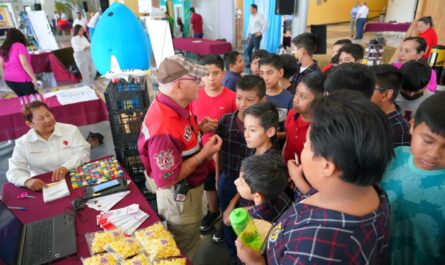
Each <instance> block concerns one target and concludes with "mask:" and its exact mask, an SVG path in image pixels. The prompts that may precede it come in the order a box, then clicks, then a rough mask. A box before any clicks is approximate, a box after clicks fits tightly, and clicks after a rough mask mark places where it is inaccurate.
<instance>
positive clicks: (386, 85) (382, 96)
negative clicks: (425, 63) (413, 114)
mask: <svg viewBox="0 0 445 265" xmlns="http://www.w3.org/2000/svg"><path fill="white" fill-rule="evenodd" d="M372 68H373V70H374V73H375V75H376V86H375V90H374V94H372V97H371V101H372V103H374V104H376V105H377V106H378V107H379V108H380V109H381V110H382V111H383V112H384V113H385V114H386V116H387V117H388V119H389V122H390V123H391V126H392V131H393V134H392V138H393V142H394V147H397V146H402V145H407V146H409V145H410V144H411V134H410V133H409V126H408V122H407V121H406V120H404V119H403V117H402V115H401V114H400V112H399V111H398V110H397V107H396V105H395V104H394V100H395V99H396V98H397V96H398V95H399V90H400V87H401V86H402V74H400V72H399V70H398V69H397V68H396V67H394V66H392V65H390V64H382V65H376V66H373V67H372Z"/></svg>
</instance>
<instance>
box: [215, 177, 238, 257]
mask: <svg viewBox="0 0 445 265" xmlns="http://www.w3.org/2000/svg"><path fill="white" fill-rule="evenodd" d="M235 179H236V177H235V178H233V177H229V176H227V175H226V174H224V173H221V175H220V176H219V178H218V199H219V207H220V209H221V211H222V212H224V210H225V209H226V208H227V206H229V203H230V201H231V200H232V198H233V197H234V196H235V194H236V193H237V190H236V186H235V183H234V181H235ZM222 226H223V229H224V236H225V238H226V240H225V242H226V246H227V248H228V249H229V253H230V256H232V257H236V247H235V240H236V234H235V232H234V231H233V229H232V227H231V226H227V225H225V224H224V223H222Z"/></svg>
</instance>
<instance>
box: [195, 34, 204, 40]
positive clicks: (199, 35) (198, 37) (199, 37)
mask: <svg viewBox="0 0 445 265" xmlns="http://www.w3.org/2000/svg"><path fill="white" fill-rule="evenodd" d="M203 36H204V34H203V33H199V34H195V33H193V38H195V39H202V37H203Z"/></svg>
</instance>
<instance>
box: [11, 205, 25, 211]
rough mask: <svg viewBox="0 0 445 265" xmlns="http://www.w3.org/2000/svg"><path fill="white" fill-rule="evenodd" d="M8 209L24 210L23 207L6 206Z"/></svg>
mask: <svg viewBox="0 0 445 265" xmlns="http://www.w3.org/2000/svg"><path fill="white" fill-rule="evenodd" d="M8 209H11V210H19V211H25V210H26V208H25V207H17V206H8Z"/></svg>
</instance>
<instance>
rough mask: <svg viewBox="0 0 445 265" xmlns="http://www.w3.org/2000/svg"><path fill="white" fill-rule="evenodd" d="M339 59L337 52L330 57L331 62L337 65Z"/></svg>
mask: <svg viewBox="0 0 445 265" xmlns="http://www.w3.org/2000/svg"><path fill="white" fill-rule="evenodd" d="M339 59H340V55H339V54H338V53H337V54H336V55H334V56H332V58H331V64H335V65H337V64H338V61H339Z"/></svg>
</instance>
